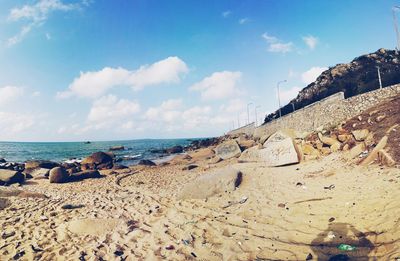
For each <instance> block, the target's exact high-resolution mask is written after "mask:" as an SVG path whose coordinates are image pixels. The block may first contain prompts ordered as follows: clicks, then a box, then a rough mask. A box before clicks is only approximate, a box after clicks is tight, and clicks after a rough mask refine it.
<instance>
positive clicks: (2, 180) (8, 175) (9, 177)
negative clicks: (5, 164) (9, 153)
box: [0, 169, 25, 185]
mask: <svg viewBox="0 0 400 261" xmlns="http://www.w3.org/2000/svg"><path fill="white" fill-rule="evenodd" d="M24 180H25V175H24V174H22V172H20V171H15V170H8V169H0V185H8V184H13V183H23V182H24Z"/></svg>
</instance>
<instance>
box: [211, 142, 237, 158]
mask: <svg viewBox="0 0 400 261" xmlns="http://www.w3.org/2000/svg"><path fill="white" fill-rule="evenodd" d="M241 153H242V151H241V149H240V147H239V145H238V144H237V142H236V141H235V140H228V141H226V142H224V143H222V144H220V145H218V146H217V147H216V148H215V154H216V155H217V156H218V157H220V158H221V159H223V160H226V159H230V158H234V157H238V156H240V154H241Z"/></svg>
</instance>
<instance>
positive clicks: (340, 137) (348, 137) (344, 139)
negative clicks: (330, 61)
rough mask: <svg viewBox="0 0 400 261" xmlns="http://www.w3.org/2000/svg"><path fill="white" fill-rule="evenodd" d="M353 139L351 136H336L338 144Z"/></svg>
mask: <svg viewBox="0 0 400 261" xmlns="http://www.w3.org/2000/svg"><path fill="white" fill-rule="evenodd" d="M352 138H353V136H352V135H351V134H339V135H338V140H339V141H340V142H347V141H349V140H351V139H352Z"/></svg>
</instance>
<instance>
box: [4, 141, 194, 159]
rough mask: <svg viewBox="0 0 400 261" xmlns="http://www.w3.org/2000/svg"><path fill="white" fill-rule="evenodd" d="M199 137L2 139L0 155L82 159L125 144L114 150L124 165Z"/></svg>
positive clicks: (23, 157) (9, 157)
mask: <svg viewBox="0 0 400 261" xmlns="http://www.w3.org/2000/svg"><path fill="white" fill-rule="evenodd" d="M194 140H196V139H143V140H127V141H94V142H91V143H89V144H86V143H84V142H0V158H4V159H6V160H7V161H9V162H25V161H28V160H51V161H55V162H65V161H68V160H71V159H82V158H84V157H86V156H88V155H90V154H92V153H93V152H96V151H104V152H106V151H108V150H109V148H110V147H113V146H124V147H125V149H124V150H119V151H113V153H114V154H115V155H116V157H117V159H122V161H121V164H123V165H134V164H136V163H137V162H138V161H139V160H141V159H150V160H159V159H162V158H164V157H167V155H163V154H159V153H151V152H150V150H153V149H166V148H170V147H172V146H176V145H181V146H186V145H189V144H190V143H191V142H192V141H194Z"/></svg>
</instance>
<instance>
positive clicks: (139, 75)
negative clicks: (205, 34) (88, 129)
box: [57, 57, 189, 98]
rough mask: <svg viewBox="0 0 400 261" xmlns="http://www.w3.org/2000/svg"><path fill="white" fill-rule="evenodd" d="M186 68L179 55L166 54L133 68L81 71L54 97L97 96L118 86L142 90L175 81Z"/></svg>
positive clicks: (184, 72) (176, 81) (185, 71)
mask: <svg viewBox="0 0 400 261" xmlns="http://www.w3.org/2000/svg"><path fill="white" fill-rule="evenodd" d="M188 71H189V69H188V67H187V66H186V64H185V62H184V61H182V60H181V59H179V58H178V57H168V58H166V59H164V60H161V61H158V62H156V63H153V64H151V65H145V66H141V67H140V68H139V69H138V70H136V71H129V70H127V69H124V68H110V67H105V68H103V69H102V70H100V71H95V72H84V73H83V72H81V74H80V76H79V77H77V78H75V79H74V81H73V82H72V83H71V84H70V85H69V87H68V90H67V91H64V92H59V93H57V98H68V97H71V96H78V97H88V98H96V97H99V96H101V95H103V94H105V93H106V92H107V91H108V90H109V89H111V88H114V87H117V86H128V87H131V88H132V89H133V90H141V89H143V88H144V87H146V86H151V85H157V84H162V83H178V82H179V81H180V79H181V75H183V74H186V73H187V72H188Z"/></svg>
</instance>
